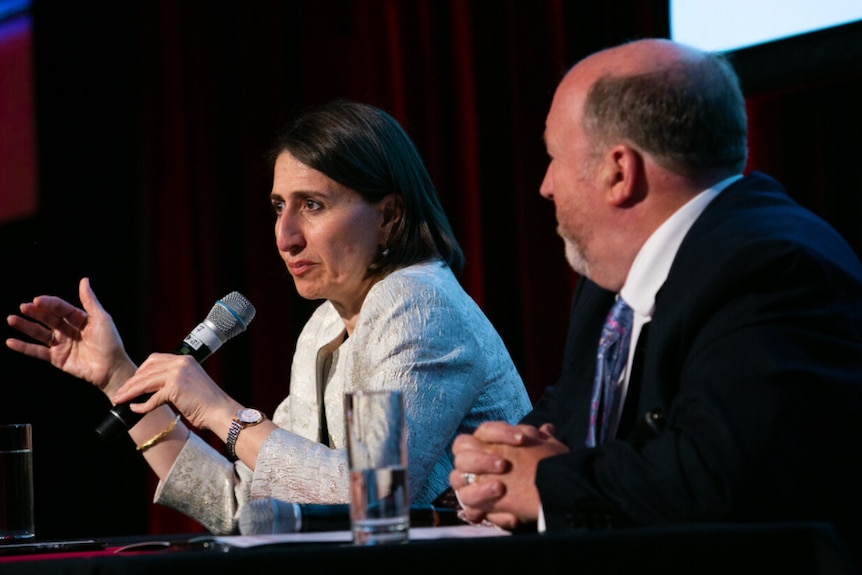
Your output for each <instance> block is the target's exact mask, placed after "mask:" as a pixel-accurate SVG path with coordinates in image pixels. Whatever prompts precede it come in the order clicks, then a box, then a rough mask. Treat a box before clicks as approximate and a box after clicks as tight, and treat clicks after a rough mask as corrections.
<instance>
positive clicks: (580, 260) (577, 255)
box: [563, 238, 590, 277]
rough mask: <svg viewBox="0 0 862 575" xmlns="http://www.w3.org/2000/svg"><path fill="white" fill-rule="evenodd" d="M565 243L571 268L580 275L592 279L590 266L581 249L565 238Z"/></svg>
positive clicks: (567, 259)
mask: <svg viewBox="0 0 862 575" xmlns="http://www.w3.org/2000/svg"><path fill="white" fill-rule="evenodd" d="M563 243H564V244H565V246H566V261H568V262H569V266H571V268H572V269H573V270H575V271H576V272H577V273H579V274H580V275H582V276H585V277H590V264H589V263H587V258H585V257H584V253H583V251H582V250H581V248H580V247H579V246H578V245H577V244H576V243H575V242H573V241H572V240H569V239H567V238H563Z"/></svg>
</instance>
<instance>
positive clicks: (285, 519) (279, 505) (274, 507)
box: [238, 497, 301, 535]
mask: <svg viewBox="0 0 862 575" xmlns="http://www.w3.org/2000/svg"><path fill="white" fill-rule="evenodd" d="M300 517H301V513H300V511H299V506H298V505H296V504H295V503H288V502H286V501H281V500H279V499H273V498H271V497H263V498H260V499H252V500H250V501H247V502H246V503H245V505H243V506H242V507H240V510H239V521H238V523H239V532H240V535H272V534H276V533H297V532H299V531H301V525H300Z"/></svg>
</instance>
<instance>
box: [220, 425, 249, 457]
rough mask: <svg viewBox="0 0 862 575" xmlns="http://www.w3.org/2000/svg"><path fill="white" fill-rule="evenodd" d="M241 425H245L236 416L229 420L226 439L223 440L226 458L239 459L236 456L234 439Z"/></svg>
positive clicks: (240, 429) (237, 435)
mask: <svg viewBox="0 0 862 575" xmlns="http://www.w3.org/2000/svg"><path fill="white" fill-rule="evenodd" d="M243 427H245V426H244V425H243V423H242V422H241V421H240V420H239V419H237V418H236V417H234V418H233V420H232V421H231V422H230V428H229V429H228V430H227V440H226V441H225V442H224V445H225V448H227V458H228V459H229V460H230V461H236V460H237V459H239V457H237V456H236V440H237V438H238V437H239V432H240V431H242V428H243Z"/></svg>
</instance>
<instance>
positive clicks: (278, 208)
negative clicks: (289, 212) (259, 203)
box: [272, 200, 284, 215]
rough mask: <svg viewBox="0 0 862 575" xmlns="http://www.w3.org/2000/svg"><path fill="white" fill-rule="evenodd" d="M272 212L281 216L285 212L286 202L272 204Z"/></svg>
mask: <svg viewBox="0 0 862 575" xmlns="http://www.w3.org/2000/svg"><path fill="white" fill-rule="evenodd" d="M272 210H273V211H274V212H275V213H276V214H278V215H280V214H281V213H282V212H283V211H284V202H283V201H281V200H274V201H273V202H272Z"/></svg>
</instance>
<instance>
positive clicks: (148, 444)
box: [135, 415, 181, 451]
mask: <svg viewBox="0 0 862 575" xmlns="http://www.w3.org/2000/svg"><path fill="white" fill-rule="evenodd" d="M180 417H181V416H179V415H178V416H176V417H175V418H174V420H173V421H172V422H170V423H169V424H168V426H167V427H166V428H164V429H163V430H161V431H160V432H159V433H158V434H157V435H155V436H153V437H152V438H150V439H149V440H148V441H145V442H143V443H142V444H140V445H139V446H137V447H136V448H135V450H136V451H146V450H147V449H149V448H150V447H152V446H153V445H155V444H156V443H158V442H159V441H161V440H162V439H164V438H165V436H166V435H167V434H169V433H170V432H171V431H173V430H174V428H175V427H176V426H177V424H178V423H179V422H180Z"/></svg>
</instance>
